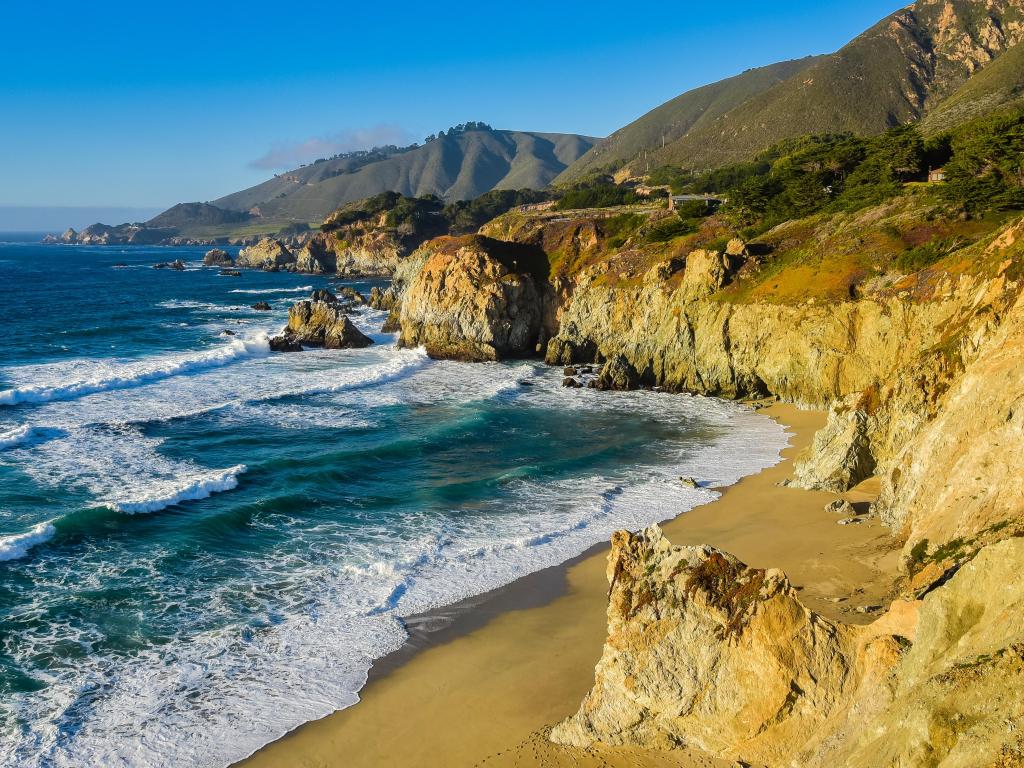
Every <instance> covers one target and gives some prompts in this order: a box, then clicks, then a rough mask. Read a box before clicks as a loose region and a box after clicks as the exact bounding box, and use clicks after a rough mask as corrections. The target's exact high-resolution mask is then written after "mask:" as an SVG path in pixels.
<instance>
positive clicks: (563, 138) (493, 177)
mask: <svg viewBox="0 0 1024 768" xmlns="http://www.w3.org/2000/svg"><path fill="white" fill-rule="evenodd" d="M595 142H596V139H592V138H588V137H585V136H576V135H572V134H557V133H529V132H524V131H498V130H466V131H462V132H454V131H453V132H451V133H449V134H448V135H442V136H439V137H438V138H436V139H434V140H432V141H429V142H427V143H426V144H424V145H422V146H419V147H414V148H410V149H404V150H393V151H387V152H383V153H379V156H374V157H371V158H370V159H369V161H367V158H365V157H358V158H353V157H342V158H338V159H335V160H327V161H323V162H318V163H314V164H312V165H309V166H306V167H304V168H299V169H297V170H295V171H291V172H289V173H284V174H281V175H279V176H275V177H274V178H273V179H270V180H268V181H265V182H263V183H262V184H259V185H257V186H255V187H251V188H249V189H246V190H242V191H241V192H236V193H234V194H231V195H227V196H225V197H222V198H220V199H218V200H214V201H213V205H215V206H217V207H218V208H222V209H225V210H229V211H249V210H251V209H254V208H255V209H258V215H259V216H261V217H263V218H267V219H275V220H293V221H308V222H317V221H320V220H322V219H323V218H324V217H325V216H326V215H327V214H328V213H330V212H331V211H333V210H335V209H336V208H338V207H339V206H341V205H343V204H344V203H347V202H351V201H353V200H360V199H363V198H367V197H372V196H373V195H376V194H379V193H381V192H399V193H401V194H403V195H409V196H412V197H419V196H421V195H427V194H432V195H437V196H438V197H441V198H444V199H446V200H468V199H471V198H474V197H478V196H479V195H482V194H483V193H485V192H488V191H490V190H492V189H516V188H526V187H531V188H534V189H539V188H542V187H545V186H547V185H548V184H549V183H550V182H551V180H552V179H554V178H555V176H557V175H558V174H559V173H560V172H561V171H563V170H564V169H565V168H566V167H567V166H568V165H570V164H571V163H573V162H575V161H576V160H577V159H578V158H579V157H580V156H581V155H582V154H583V153H584V152H586V151H587V150H588V149H590V148H591V147H592V146H593V145H594V143H595Z"/></svg>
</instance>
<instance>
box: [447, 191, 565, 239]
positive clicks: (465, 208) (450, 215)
mask: <svg viewBox="0 0 1024 768" xmlns="http://www.w3.org/2000/svg"><path fill="white" fill-rule="evenodd" d="M550 199H551V194H550V193H547V192H538V191H537V190H534V189H493V190H491V191H490V192H485V193H484V194H482V195H480V196H479V197H477V198H474V199H472V200H458V201H456V202H454V203H449V204H448V205H447V206H445V208H444V216H445V219H447V220H448V223H449V227H450V228H451V230H452V233H453V234H466V233H469V232H475V231H476V230H478V229H479V228H480V227H481V226H483V225H484V224H486V223H487V222H488V221H490V220H491V219H493V218H495V217H496V216H500V215H501V214H503V213H505V212H506V211H510V210H512V209H513V208H518V207H519V206H521V205H532V204H534V203H541V202H544V201H545V200H550Z"/></svg>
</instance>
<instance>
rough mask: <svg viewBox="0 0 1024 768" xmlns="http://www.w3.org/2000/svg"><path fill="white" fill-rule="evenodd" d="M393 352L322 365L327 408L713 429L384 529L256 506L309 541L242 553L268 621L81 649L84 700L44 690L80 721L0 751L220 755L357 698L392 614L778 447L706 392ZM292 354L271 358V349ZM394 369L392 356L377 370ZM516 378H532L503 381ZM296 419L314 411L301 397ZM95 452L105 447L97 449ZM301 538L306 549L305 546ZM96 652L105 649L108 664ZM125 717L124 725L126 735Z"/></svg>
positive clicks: (762, 422)
mask: <svg viewBox="0 0 1024 768" xmlns="http://www.w3.org/2000/svg"><path fill="white" fill-rule="evenodd" d="M373 354H374V355H376V357H371V358H370V359H374V360H381V359H382V358H383V359H385V360H388V358H389V357H390V356H392V355H394V356H397V357H399V358H400V357H401V355H402V354H408V353H399V352H397V351H394V350H377V351H375V352H374V353H373ZM302 357H303V356H300V355H296V356H293V359H297V358H302ZM334 359H335V360H337V359H338V358H337V357H335V358H334ZM329 360H330V356H329V355H328V354H327V353H322V357H321V353H318V354H314V355H310V356H308V357H305V361H304V362H303V363H302V370H303V371H304V372H305V375H306V376H309V377H312V378H313V379H316V378H317V377H318V376H319V375H320V369H319V368H318V366H319V365H321V364H326V363H328V362H329ZM409 362H410V361H409V360H405V361H404V362H403V365H404V366H405V368H404V370H405V375H395V376H392V377H391V378H385V377H384V375H383V374H382V371H384V370H388V368H387V366H388V365H391V364H392V363H393V359H392V360H388V362H385V363H379V362H378V363H377V364H376V366H375V368H376V373H374V374H370V376H369V377H367V371H366V370H363V371H362V374H363V377H364V379H363V380H364V381H365V380H367V378H371V377H372V378H375V379H376V380H377V382H378V385H377V386H372V387H365V386H364V387H360V386H357V385H356V386H354V383H355V382H356V381H357V380H358V378H359V377H358V376H357V375H356V372H357V371H356V370H353V371H351V372H350V371H348V370H346V369H344V368H342V369H341V370H337V369H335V375H336V376H341V377H349V376H351V378H348V379H347V380H346V381H339V382H336V384H337V385H338V387H339V391H337V392H336V394H333V395H331V396H330V398H329V402H330V404H331V406H333V407H335V408H341V409H344V411H345V412H358V413H360V414H361V415H362V414H365V413H366V409H367V408H368V407H374V405H373V404H377V403H380V402H386V401H388V400H389V399H390V398H398V399H399V400H400V401H402V402H411V403H419V402H423V403H433V404H437V403H450V404H456V405H458V404H463V403H466V402H468V400H471V399H473V398H474V397H480V396H484V397H498V398H509V397H511V398H516V397H519V395H518V394H517V392H521V393H522V397H523V398H524V400H523V404H524V405H535V404H543V405H544V407H556V408H559V409H561V410H562V411H564V412H565V413H566V418H567V419H585V418H588V417H590V416H593V415H597V414H600V413H601V412H602V411H605V410H609V411H629V412H635V413H636V414H637V415H638V416H643V417H657V418H658V419H659V420H662V421H667V422H672V423H678V424H686V423H688V422H689V421H691V420H695V419H700V420H701V421H702V423H704V422H706V423H708V424H710V425H712V426H713V427H715V428H716V430H717V431H716V436H715V437H713V438H709V440H708V441H707V443H706V444H701V445H697V446H694V445H690V446H688V447H687V448H686V450H682V449H681V448H680V447H679V446H673V445H667V446H665V450H666V451H667V452H668V454H667V459H668V460H666V461H665V462H661V463H659V464H658V465H657V466H646V467H645V466H638V467H632V468H630V467H624V468H623V470H622V471H621V472H618V473H616V474H615V476H604V475H602V476H597V475H591V476H579V477H573V478H569V479H564V480H560V481H557V482H546V483H545V482H535V481H532V480H531V479H530V472H529V471H528V468H523V471H521V472H514V473H510V474H509V476H507V477H506V478H504V479H503V483H504V485H503V487H504V488H505V489H506V490H507V491H508V492H510V493H511V498H508V499H506V500H505V502H504V503H505V504H506V505H507V506H508V507H509V508H510V509H515V510H516V514H514V515H513V514H506V515H492V514H483V515H473V514H452V515H439V516H425V517H424V518H423V519H422V520H417V521H416V531H417V535H415V536H408V535H405V536H401V537H396V536H395V532H394V530H390V529H389V528H388V527H387V526H386V525H381V526H380V527H379V529H374V528H373V527H372V526H363V527H361V528H360V530H359V533H358V535H357V536H354V535H353V531H352V530H351V529H350V528H345V527H344V526H340V527H338V528H337V529H336V530H331V529H330V528H329V527H328V528H324V527H323V525H322V526H320V527H318V528H317V529H315V530H310V529H309V528H308V526H307V523H306V521H305V520H303V519H301V518H298V519H295V520H290V519H285V518H276V519H275V520H274V521H273V522H272V523H271V522H269V521H268V522H267V525H268V527H269V528H270V529H271V530H274V531H275V532H277V533H278V534H279V533H280V528H281V526H283V525H284V526H290V527H292V528H293V530H294V534H293V535H294V536H295V537H298V538H299V540H303V541H306V537H308V545H306V546H304V547H303V548H300V550H299V551H298V552H293V553H290V554H287V555H285V554H282V558H287V559H283V560H281V561H280V562H276V561H272V560H271V561H267V560H265V559H254V560H253V562H252V563H251V564H250V566H249V567H247V568H244V569H243V570H244V580H245V581H246V582H249V581H251V582H252V584H253V585H256V592H257V593H258V594H266V590H263V589H262V588H259V586H258V585H260V584H261V583H262V580H269V582H270V583H273V584H274V591H273V594H274V598H273V600H269V599H268V611H272V612H273V613H274V615H275V616H276V617H277V618H275V619H274V621H273V622H272V623H269V624H268V625H267V626H266V627H264V628H262V629H260V630H259V631H253V630H250V629H248V628H238V627H225V628H223V629H216V630H209V631H204V632H203V633H201V634H199V635H191V636H189V637H188V638H187V640H182V641H181V642H177V641H175V642H172V643H170V644H167V645H163V646H161V647H160V648H159V649H152V650H145V651H143V652H141V653H140V655H139V656H138V657H137V658H135V659H134V660H131V661H127V662H114V661H104V660H102V659H100V660H95V661H94V660H92V659H90V660H89V663H90V664H95V665H96V672H95V673H94V674H95V675H96V676H97V677H98V678H100V679H103V680H109V681H110V682H109V684H105V685H104V687H103V688H102V694H101V695H99V694H96V696H97V698H92V696H93V694H90V698H89V699H88V701H89V703H88V704H84V703H81V702H80V701H79V699H78V698H77V697H81V696H84V695H85V694H84V693H81V692H77V693H75V692H72V691H71V690H69V691H68V695H67V697H65V698H61V699H60V700H59V701H58V700H57V699H56V697H57V696H58V694H57V693H56V692H54V693H53V694H52V695H53V696H54V697H55V700H54V701H53V702H51V704H52V706H53V707H55V710H54V711H58V712H61V713H63V712H69V711H70V712H75V711H76V710H77V708H79V707H85V708H86V710H87V711H88V717H86V718H84V720H81V719H79V717H78V716H73V717H72V718H71V719H69V720H68V724H69V725H70V724H74V725H75V728H74V730H73V733H74V735H73V737H71V738H69V739H60V738H55V737H53V736H52V735H50V732H46V731H40V732H37V733H36V734H35V736H36V738H35V739H28V740H22V741H20V742H19V744H18V745H12V746H11V747H10V748H9V749H8V751H7V752H5V751H4V748H3V747H0V756H2V755H7V756H8V757H9V758H10V759H12V760H14V761H15V762H17V761H18V760H19V759H20V760H21V761H22V762H23V763H24V764H26V765H34V766H42V765H46V766H73V765H77V764H81V763H82V762H83V761H84V762H85V763H102V764H104V765H108V766H125V767H127V766H153V767H162V766H170V765H182V764H189V765H193V764H194V765H207V766H220V765H226V764H229V763H231V762H233V761H235V760H237V759H239V758H241V757H244V756H245V754H247V753H249V752H252V751H254V750H255V749H257V748H258V747H260V746H262V745H263V744H264V743H266V742H267V741H269V740H271V739H273V738H275V737H278V736H280V735H282V734H283V733H285V732H286V731H288V730H290V729H291V728H293V727H295V726H297V725H298V724H300V723H302V722H305V721H308V720H312V719H315V718H319V717H322V716H323V715H326V714H328V713H330V712H332V711H334V710H336V709H339V708H343V707H346V706H349V705H352V704H354V703H356V702H357V701H358V698H359V696H358V691H359V690H360V688H361V687H362V686H363V685H364V683H365V680H366V676H367V673H368V670H369V668H370V666H371V664H372V662H373V660H374V659H376V658H380V657H381V656H383V655H385V654H387V653H388V652H390V651H393V650H395V649H396V648H398V647H399V646H400V645H401V643H402V642H403V641H404V639H405V633H404V632H403V629H402V625H401V622H400V620H399V617H401V616H405V615H409V614H412V613H418V612H421V611H425V610H429V609H431V608H436V607H439V606H443V605H447V604H450V603H452V602H454V601H457V600H459V599H462V598H465V597H469V596H472V595H475V594H479V593H481V592H484V591H487V590H489V589H493V588H496V587H498V586H501V585H503V584H507V583H509V582H511V581H513V580H514V579H516V578H519V577H521V576H523V575H526V574H528V573H531V572H534V571H537V570H539V569H541V568H544V567H547V566H550V565H554V564H557V563H560V562H564V561H565V560H566V559H569V558H571V557H573V556H575V555H577V554H579V553H581V552H583V551H585V550H586V549H587V548H588V547H589V546H591V545H593V544H594V543H596V542H600V541H606V540H607V538H608V536H609V535H610V534H611V533H612V532H613V531H615V530H618V529H620V528H631V529H636V528H640V527H643V526H646V525H648V524H650V523H652V522H657V521H659V520H664V519H666V518H668V517H672V516H674V515H676V514H678V513H680V512H682V511H685V510H687V509H690V508H692V507H693V506H695V505H697V504H700V503H704V502H706V501H709V500H711V499H713V498H714V497H715V495H716V493H715V492H714V491H713V490H711V489H709V488H697V489H694V488H689V487H686V486H684V485H682V484H681V483H679V481H678V479H677V476H678V475H679V474H685V475H691V476H695V477H697V478H699V479H700V480H701V481H703V482H705V483H707V484H709V485H725V484H729V483H732V482H735V481H736V480H737V479H739V478H740V477H742V476H743V475H746V474H749V473H751V472H754V471H757V470H759V469H761V468H762V467H764V466H768V465H771V464H772V463H774V462H775V461H777V460H778V455H779V449H780V448H781V447H782V446H783V445H784V443H785V435H784V432H783V430H782V429H781V428H780V427H779V426H778V425H777V424H774V423H773V422H770V421H769V420H767V419H765V418H764V417H762V416H759V415H757V414H755V413H753V412H751V411H748V410H746V409H743V408H740V407H738V406H735V405H732V404H727V403H722V402H719V401H715V400H710V399H705V398H691V397H686V396H670V395H657V394H651V393H596V392H589V391H579V390H568V389H563V388H561V387H560V377H559V376H558V375H557V372H554V373H552V372H551V371H545V370H542V369H538V368H535V367H534V366H530V365H524V366H515V367H509V366H501V365H493V366H492V365H479V366H462V365H458V364H454V363H436V364H422V365H419V366H412V367H410V366H409ZM296 364H297V363H293V362H288V361H287V358H285V362H284V363H282V365H288V366H293V365H296ZM400 368H401V366H400V365H395V367H394V368H393V369H391V370H392V371H398V370H399V369H400ZM291 370H292V372H291V375H292V376H295V375H296V371H295V369H291ZM328 370H329V369H328ZM523 379H529V380H530V381H531V382H532V384H533V386H530V387H520V386H519V384H518V382H519V381H521V380H523ZM275 381H276V379H275ZM326 383H327V382H325V381H319V380H317V381H306V382H305V385H306V387H305V388H306V389H307V390H316V391H324V389H325V388H324V386H323V385H324V384H326ZM481 393H483V394H481ZM300 402H301V401H300ZM260 407H261V408H264V407H265V408H270V409H272V407H273V406H272V405H265V406H264V405H261V406H260ZM289 407H291V404H289ZM320 407H323V408H327V407H328V406H327V405H324V404H323V403H321V406H320ZM286 411H287V409H286ZM252 415H253V414H252V413H242V414H240V417H247V416H252ZM309 417H310V419H312V420H315V418H316V417H315V408H312V407H311V409H310V416H309ZM331 418H337V416H336V415H335V416H332V417H331ZM48 445H49V444H48ZM90 445H95V443H92V444H90ZM111 450H112V447H111V446H107V447H106V448H105V449H103V450H102V451H99V452H104V451H105V452H108V453H109V452H110V451H111ZM673 457H674V458H673ZM112 458H114V459H115V460H116V462H117V463H120V461H121V460H122V458H121V457H112ZM456 512H457V510H456ZM325 525H327V524H325ZM302 552H304V553H305V557H306V558H308V560H306V561H305V562H304V557H303V555H302V554H299V553H302ZM318 553H319V554H322V557H321V558H320V559H319V560H318V559H317V558H316V557H315V555H317V554H318ZM289 584H290V585H291V586H287V585H289ZM181 588H182V589H187V588H188V585H187V584H185V585H183V586H182V587H181ZM224 589H225V593H224V594H223V596H215V597H214V598H213V599H212V600H211V601H210V604H209V605H208V606H207V608H206V609H207V610H208V611H210V612H216V611H219V610H224V611H225V616H230V615H232V614H231V613H230V606H231V605H233V604H234V603H235V602H236V601H237V597H236V596H235V591H236V590H237V589H240V587H239V586H238V585H235V586H232V587H230V588H229V587H225V588H224ZM289 595H290V597H289ZM212 623H213V625H216V622H212ZM325 649H330V650H329V651H326V652H325ZM106 664H114V665H115V666H114V669H113V672H114V674H113V675H111V672H112V670H110V669H107V668H106V667H105V665H106ZM89 690H91V689H89ZM48 695H51V694H49V693H48V692H47V693H45V694H43V696H41V695H39V694H36V695H35V697H34V699H33V701H34V702H36V703H37V704H39V703H40V702H42V701H43V700H44V696H48ZM140 713H145V714H140ZM60 717H64V715H60ZM57 722H58V725H59V724H60V723H61V722H62V720H58V721H57ZM59 731H60V729H59V728H58V729H57V731H56V732H58V733H59ZM125 733H130V734H132V735H131V737H130V738H126V737H125V736H123V734H125Z"/></svg>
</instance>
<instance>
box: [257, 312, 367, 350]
mask: <svg viewBox="0 0 1024 768" xmlns="http://www.w3.org/2000/svg"><path fill="white" fill-rule="evenodd" d="M371 344H373V339H371V338H369V337H368V336H366V334H364V333H363V332H362V331H360V330H359V329H358V328H356V326H355V324H354V323H353V322H352V320H351V319H349V317H348V315H347V314H345V308H344V307H342V306H340V305H339V304H338V303H337V302H336V301H334V302H330V301H300V302H298V303H296V304H294V305H292V308H291V309H290V310H288V326H287V327H286V328H285V329H284V332H283V333H282V334H281V336H278V337H275V338H274V339H273V340H272V342H271V348H272V349H274V350H275V351H283V352H291V351H297V350H299V349H301V348H302V347H304V346H306V347H323V348H325V349H352V348H361V347H368V346H370V345H371Z"/></svg>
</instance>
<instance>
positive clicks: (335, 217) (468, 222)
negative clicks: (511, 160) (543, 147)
mask: <svg viewBox="0 0 1024 768" xmlns="http://www.w3.org/2000/svg"><path fill="white" fill-rule="evenodd" d="M549 199H551V195H550V194H549V193H546V192H538V191H536V190H533V189H496V190H492V191H490V192H487V193H485V194H483V195H481V196H480V197H477V198H475V199H473V200H459V201H457V202H454V203H449V204H448V205H445V204H444V201H442V200H441V199H440V198H438V197H436V196H434V195H423V196H422V197H406V196H405V195H401V194H399V193H397V192H382V193H381V194H379V195H374V196H373V197H368V198H366V199H365V200H357V201H355V202H353V203H348V204H347V205H344V206H342V207H341V208H339V209H338V210H337V211H335V212H334V213H332V214H331V215H330V216H328V217H327V220H326V221H325V222H324V225H323V230H324V231H325V232H330V231H333V230H337V229H341V228H343V227H347V226H350V225H353V224H358V223H369V222H376V221H377V220H379V219H381V218H382V217H383V218H382V221H381V224H382V226H384V227H387V228H391V229H397V230H398V231H399V233H400V234H402V235H407V234H422V233H427V232H430V233H435V234H441V233H442V232H443V233H447V234H469V233H472V232H475V231H476V230H478V229H479V228H480V227H481V225H483V224H485V223H486V222H488V221H490V220H491V219H493V218H495V217H496V216H500V215H501V214H503V213H505V212H507V211H510V210H512V209H513V208H516V207H518V206H520V205H530V204H533V203H539V202H543V201H545V200H549Z"/></svg>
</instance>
